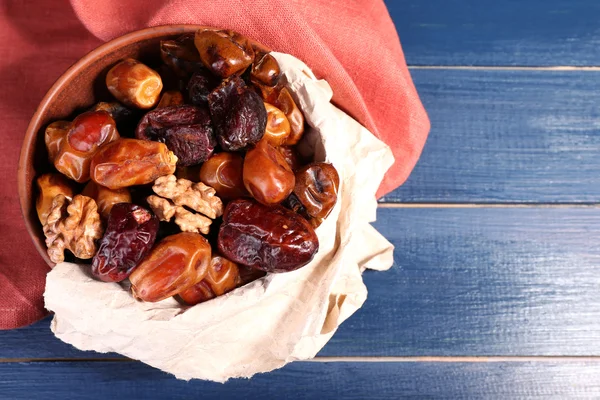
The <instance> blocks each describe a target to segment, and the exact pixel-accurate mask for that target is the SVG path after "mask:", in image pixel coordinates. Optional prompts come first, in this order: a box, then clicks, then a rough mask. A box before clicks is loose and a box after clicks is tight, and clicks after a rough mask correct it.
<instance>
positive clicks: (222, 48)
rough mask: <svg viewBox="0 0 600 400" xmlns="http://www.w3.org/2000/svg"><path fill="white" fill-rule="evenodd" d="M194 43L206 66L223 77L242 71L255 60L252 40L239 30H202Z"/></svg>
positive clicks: (197, 34) (197, 33)
mask: <svg viewBox="0 0 600 400" xmlns="http://www.w3.org/2000/svg"><path fill="white" fill-rule="evenodd" d="M194 43H195V45H196V48H197V49H198V53H199V54H200V60H201V61H202V63H203V64H204V66H205V67H206V68H208V69H209V70H210V71H211V72H212V73H213V74H215V75H216V76H219V77H221V78H227V77H229V76H231V75H233V74H236V73H241V72H242V71H244V70H245V69H246V68H248V66H249V65H250V64H252V61H254V49H253V48H252V46H251V44H250V42H249V41H248V39H247V38H245V37H244V36H242V35H240V34H239V33H237V32H233V31H225V30H219V31H216V30H211V29H206V30H200V31H198V32H196V36H195V38H194Z"/></svg>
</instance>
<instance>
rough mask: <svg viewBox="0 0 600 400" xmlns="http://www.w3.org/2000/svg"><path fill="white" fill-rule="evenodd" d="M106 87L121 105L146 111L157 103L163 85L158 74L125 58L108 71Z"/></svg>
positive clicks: (139, 63)
mask: <svg viewBox="0 0 600 400" xmlns="http://www.w3.org/2000/svg"><path fill="white" fill-rule="evenodd" d="M106 86H107V87H108V90H109V91H110V93H111V94H112V95H113V96H115V97H116V98H117V100H119V101H120V102H121V103H123V104H125V105H128V106H130V107H137V108H142V109H146V108H152V107H154V105H155V104H156V103H157V102H158V97H159V96H160V91H161V90H162V87H163V84H162V80H161V78H160V75H159V74H158V72H156V71H154V70H153V69H151V68H149V67H148V66H146V65H145V64H142V63H141V62H139V61H137V60H134V59H133V58H127V59H125V60H123V61H121V62H119V63H118V64H116V65H115V66H114V67H112V68H111V69H110V70H109V71H108V73H107V74H106Z"/></svg>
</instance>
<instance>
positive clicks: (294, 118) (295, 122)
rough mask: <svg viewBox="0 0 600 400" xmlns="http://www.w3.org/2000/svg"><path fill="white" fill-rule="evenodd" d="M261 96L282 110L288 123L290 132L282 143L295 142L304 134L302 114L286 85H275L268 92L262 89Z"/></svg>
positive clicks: (292, 143) (289, 144)
mask: <svg viewBox="0 0 600 400" xmlns="http://www.w3.org/2000/svg"><path fill="white" fill-rule="evenodd" d="M263 97H264V99H265V101H266V102H267V103H269V104H272V105H274V106H275V107H277V108H279V109H280V110H281V111H283V113H284V114H285V116H286V117H287V119H288V122H289V123H290V131H291V132H290V135H289V136H288V138H287V140H286V141H285V143H284V144H285V145H288V146H293V145H295V144H297V143H298V142H299V141H300V139H302V135H303V134H304V115H303V114H302V111H300V109H299V108H298V106H297V105H296V102H295V101H294V98H293V97H292V95H291V94H290V92H289V90H288V89H287V88H286V87H277V88H275V89H274V90H271V91H269V94H266V93H265V92H264V91H263Z"/></svg>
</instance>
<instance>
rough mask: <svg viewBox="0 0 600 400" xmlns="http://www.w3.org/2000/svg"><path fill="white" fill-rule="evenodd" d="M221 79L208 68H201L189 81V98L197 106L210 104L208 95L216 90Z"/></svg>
mask: <svg viewBox="0 0 600 400" xmlns="http://www.w3.org/2000/svg"><path fill="white" fill-rule="evenodd" d="M220 82H221V81H220V80H219V79H218V78H216V77H215V76H214V75H212V74H211V73H210V72H208V71H207V70H200V71H198V72H196V73H194V75H192V77H191V78H190V81H189V82H188V86H187V90H188V98H189V99H190V103H192V104H194V105H197V106H205V107H206V106H207V105H208V95H209V94H210V92H212V91H213V90H215V88H216V87H217V86H219V83H220Z"/></svg>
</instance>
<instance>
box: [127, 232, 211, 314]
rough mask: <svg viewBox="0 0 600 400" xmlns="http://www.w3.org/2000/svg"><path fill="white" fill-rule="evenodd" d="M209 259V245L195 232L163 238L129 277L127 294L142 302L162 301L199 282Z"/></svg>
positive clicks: (204, 274) (205, 272)
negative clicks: (129, 285) (131, 294)
mask: <svg viewBox="0 0 600 400" xmlns="http://www.w3.org/2000/svg"><path fill="white" fill-rule="evenodd" d="M210 260H211V249H210V244H209V243H208V241H207V240H206V239H205V238H204V236H202V235H200V234H199V233H191V232H182V233H178V234H176V235H172V236H167V237H166V238H164V239H163V240H161V241H160V242H159V243H158V244H157V245H156V246H155V247H154V249H152V251H151V252H150V254H148V255H147V256H146V258H144V260H142V262H141V263H140V264H139V265H138V267H137V268H136V269H135V271H133V273H132V274H131V275H130V276H129V280H130V281H131V291H132V293H133V295H134V296H135V297H136V298H138V299H141V300H143V301H150V302H156V301H161V300H164V299H166V298H168V297H171V296H174V295H176V294H178V293H181V292H183V291H184V290H187V289H189V288H190V287H191V286H193V285H195V284H196V283H198V282H200V281H201V280H202V279H203V278H204V277H205V276H206V274H207V271H208V267H209V265H210Z"/></svg>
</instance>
